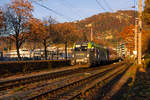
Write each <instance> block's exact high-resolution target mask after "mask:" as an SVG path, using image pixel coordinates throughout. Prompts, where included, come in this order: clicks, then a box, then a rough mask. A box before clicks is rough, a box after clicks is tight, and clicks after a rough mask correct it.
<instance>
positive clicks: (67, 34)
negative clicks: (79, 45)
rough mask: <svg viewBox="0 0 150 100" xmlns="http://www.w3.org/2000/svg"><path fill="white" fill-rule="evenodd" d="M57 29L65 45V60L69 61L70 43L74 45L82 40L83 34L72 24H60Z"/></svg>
mask: <svg viewBox="0 0 150 100" xmlns="http://www.w3.org/2000/svg"><path fill="white" fill-rule="evenodd" d="M56 27H57V29H56V30H57V32H58V33H59V38H61V42H62V43H64V44H65V59H66V60H67V47H68V43H74V42H75V41H77V40H78V39H80V35H81V33H80V32H79V31H78V30H77V28H76V26H75V25H74V24H72V23H59V24H57V25H56Z"/></svg>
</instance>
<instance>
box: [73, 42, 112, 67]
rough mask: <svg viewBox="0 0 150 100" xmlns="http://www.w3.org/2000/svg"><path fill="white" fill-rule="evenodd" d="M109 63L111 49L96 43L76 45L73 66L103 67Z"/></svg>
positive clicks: (79, 43)
mask: <svg viewBox="0 0 150 100" xmlns="http://www.w3.org/2000/svg"><path fill="white" fill-rule="evenodd" d="M107 62H109V49H108V48H106V47H104V46H102V45H98V44H95V43H94V42H78V43H74V45H73V50H72V60H71V64H72V65H74V64H90V65H101V64H105V63H107Z"/></svg>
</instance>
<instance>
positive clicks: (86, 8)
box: [0, 0, 144, 22]
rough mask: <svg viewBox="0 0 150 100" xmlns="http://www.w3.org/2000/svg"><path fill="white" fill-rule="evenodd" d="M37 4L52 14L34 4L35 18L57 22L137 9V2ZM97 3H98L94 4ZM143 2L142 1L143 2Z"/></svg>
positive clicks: (57, 0)
mask: <svg viewBox="0 0 150 100" xmlns="http://www.w3.org/2000/svg"><path fill="white" fill-rule="evenodd" d="M35 1H37V2H38V3H39V4H42V5H44V6H47V7H48V8H50V9H52V10H53V11H55V12H56V13H54V12H51V11H49V10H47V9H45V8H43V7H41V6H39V5H37V4H35V3H34V2H33V3H32V4H33V6H34V11H33V15H34V17H36V18H39V19H44V18H47V17H49V16H52V17H53V18H54V19H56V20H57V21H58V22H68V21H76V20H81V19H84V18H87V17H90V16H92V15H95V14H99V13H102V12H116V11H117V10H130V9H131V10H134V8H132V6H134V4H136V10H137V9H138V0H42V1H40V0H39V1H38V0H35ZM96 1H98V2H96ZM143 1H144V0H143ZM8 3H11V0H0V6H4V5H5V4H8ZM98 3H99V4H100V5H101V6H102V7H101V6H100V5H99V4H98Z"/></svg>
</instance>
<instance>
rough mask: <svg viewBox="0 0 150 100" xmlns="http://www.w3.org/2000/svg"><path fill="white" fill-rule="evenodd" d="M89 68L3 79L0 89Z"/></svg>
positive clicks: (54, 77)
mask: <svg viewBox="0 0 150 100" xmlns="http://www.w3.org/2000/svg"><path fill="white" fill-rule="evenodd" d="M86 70H89V69H87V68H79V69H70V70H65V71H59V72H54V73H46V74H39V75H33V76H28V77H23V78H16V79H12V80H5V81H0V91H3V90H6V89H12V88H14V87H18V86H21V85H25V84H30V83H34V82H38V81H44V80H49V79H56V78H59V77H64V76H68V75H71V74H74V73H80V72H82V71H86Z"/></svg>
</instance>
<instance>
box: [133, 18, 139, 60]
mask: <svg viewBox="0 0 150 100" xmlns="http://www.w3.org/2000/svg"><path fill="white" fill-rule="evenodd" d="M137 27H138V20H137V19H136V18H135V29H134V45H135V46H134V52H135V53H134V55H135V58H137Z"/></svg>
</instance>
